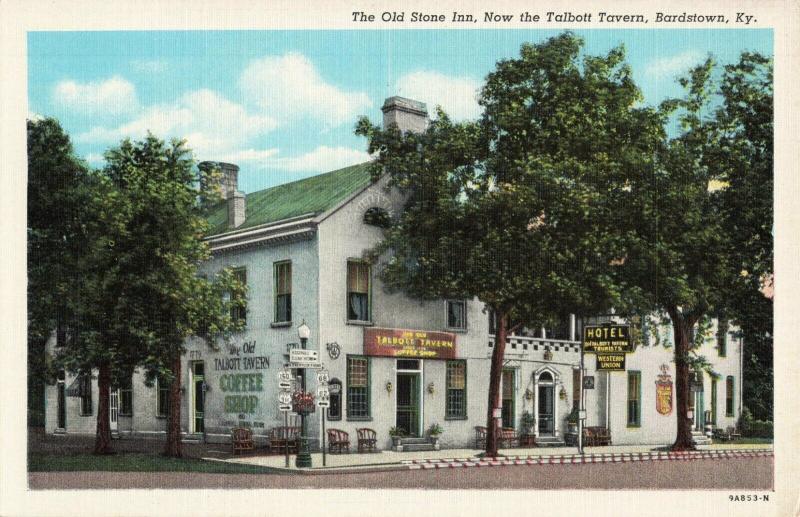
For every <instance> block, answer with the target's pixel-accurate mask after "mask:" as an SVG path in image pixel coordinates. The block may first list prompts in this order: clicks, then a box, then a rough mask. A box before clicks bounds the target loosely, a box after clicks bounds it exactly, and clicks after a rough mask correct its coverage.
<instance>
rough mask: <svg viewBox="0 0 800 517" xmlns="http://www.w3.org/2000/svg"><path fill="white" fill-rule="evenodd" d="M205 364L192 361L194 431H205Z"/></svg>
mask: <svg viewBox="0 0 800 517" xmlns="http://www.w3.org/2000/svg"><path fill="white" fill-rule="evenodd" d="M204 384H205V364H204V363H203V361H197V362H195V363H192V400H193V402H194V403H193V404H192V413H193V415H192V422H193V428H192V431H193V432H195V433H204V432H205V429H206V428H205V404H206V400H205V398H206V397H205V391H204V390H203V385H204Z"/></svg>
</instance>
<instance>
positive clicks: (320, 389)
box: [317, 369, 331, 467]
mask: <svg viewBox="0 0 800 517" xmlns="http://www.w3.org/2000/svg"><path fill="white" fill-rule="evenodd" d="M317 383H319V386H317V407H319V408H320V413H322V415H321V417H322V466H323V467H325V466H327V457H326V455H325V437H326V433H325V408H328V407H330V405H331V402H330V391H329V390H328V370H325V369H322V370H320V371H318V372H317Z"/></svg>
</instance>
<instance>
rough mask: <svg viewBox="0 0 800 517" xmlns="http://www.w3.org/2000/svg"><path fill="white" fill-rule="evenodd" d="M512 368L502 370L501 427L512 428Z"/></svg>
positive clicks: (513, 401)
mask: <svg viewBox="0 0 800 517" xmlns="http://www.w3.org/2000/svg"><path fill="white" fill-rule="evenodd" d="M514 403H515V400H514V370H503V408H502V413H501V416H502V424H503V427H508V428H512V429H513V428H514V427H515V426H514Z"/></svg>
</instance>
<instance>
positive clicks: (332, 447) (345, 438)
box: [328, 429, 350, 453]
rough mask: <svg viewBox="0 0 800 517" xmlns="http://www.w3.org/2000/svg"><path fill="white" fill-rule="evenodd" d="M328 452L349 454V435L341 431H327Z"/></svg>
mask: <svg viewBox="0 0 800 517" xmlns="http://www.w3.org/2000/svg"><path fill="white" fill-rule="evenodd" d="M328 452H330V453H334V452H338V453H342V452H350V435H349V434H347V433H346V432H345V431H342V430H341V429H328Z"/></svg>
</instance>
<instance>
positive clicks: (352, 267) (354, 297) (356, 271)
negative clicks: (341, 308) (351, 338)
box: [347, 260, 371, 321]
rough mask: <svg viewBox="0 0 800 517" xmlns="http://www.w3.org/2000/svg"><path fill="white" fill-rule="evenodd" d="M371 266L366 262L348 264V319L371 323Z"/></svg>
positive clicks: (349, 262)
mask: <svg viewBox="0 0 800 517" xmlns="http://www.w3.org/2000/svg"><path fill="white" fill-rule="evenodd" d="M369 282H370V266H369V264H367V263H365V262H359V261H355V260H350V261H348V262H347V319H348V320H350V321H370V317H371V316H370V306H369V291H370V285H369Z"/></svg>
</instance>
